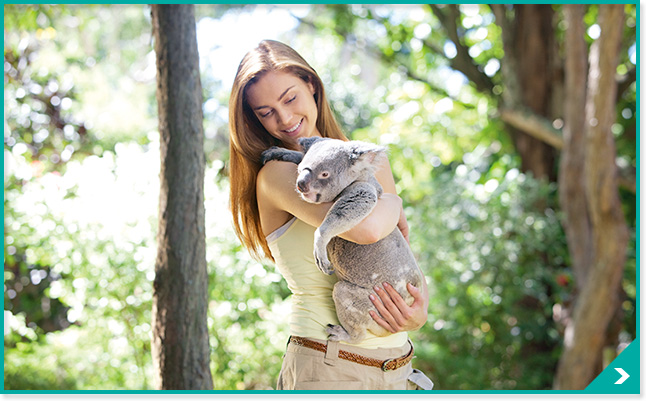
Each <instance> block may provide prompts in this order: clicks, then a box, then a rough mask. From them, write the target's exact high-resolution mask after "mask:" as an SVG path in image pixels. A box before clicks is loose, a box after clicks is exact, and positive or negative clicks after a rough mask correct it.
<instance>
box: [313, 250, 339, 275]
mask: <svg viewBox="0 0 646 402" xmlns="http://www.w3.org/2000/svg"><path fill="white" fill-rule="evenodd" d="M314 260H315V261H316V266H317V267H318V269H320V270H321V272H323V273H324V274H326V275H332V274H333V273H334V267H333V266H332V263H331V262H330V260H328V258H327V251H326V250H325V248H323V251H321V250H320V249H319V247H314Z"/></svg>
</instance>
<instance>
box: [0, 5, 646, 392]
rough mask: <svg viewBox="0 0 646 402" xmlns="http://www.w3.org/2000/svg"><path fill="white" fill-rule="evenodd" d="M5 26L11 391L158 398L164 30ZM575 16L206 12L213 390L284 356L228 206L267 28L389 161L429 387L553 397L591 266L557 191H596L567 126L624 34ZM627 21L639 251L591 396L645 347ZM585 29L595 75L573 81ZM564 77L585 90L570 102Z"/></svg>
mask: <svg viewBox="0 0 646 402" xmlns="http://www.w3.org/2000/svg"><path fill="white" fill-rule="evenodd" d="M4 7H5V64H4V71H5V75H4V79H5V150H4V156H5V158H4V159H5V181H4V183H5V223H4V231H5V387H6V388H7V389H149V388H151V387H152V386H153V384H152V381H151V379H152V362H151V351H150V339H151V331H152V330H151V326H150V323H151V309H152V281H153V279H154V277H155V274H154V261H155V255H156V249H157V245H156V240H155V234H156V231H157V211H156V207H157V205H158V194H159V178H158V175H159V158H160V155H159V133H158V132H157V118H156V107H157V106H156V102H155V54H154V52H153V51H152V39H151V36H152V28H151V19H150V9H149V8H148V7H147V6H143V5H140V6H125V5H113V6H99V5H94V6H80V5H79V6H74V5H68V6H48V5H39V6H27V5H20V6H14V5H5V6H4ZM578 7H579V8H578V9H576V10H568V9H567V7H566V6H563V5H543V6H535V5H521V6H502V5H494V6H491V7H489V6H486V5H446V6H441V5H431V6H426V5H401V6H399V5H398V6H391V5H377V6H369V5H295V6H292V7H278V8H272V7H268V6H243V5H239V6H223V5H201V6H197V7H196V13H197V15H196V19H197V39H198V47H199V51H200V57H201V64H200V66H201V70H202V86H203V93H204V97H203V98H204V101H205V102H204V107H203V111H204V148H205V156H206V166H205V190H204V191H205V211H206V212H205V213H206V257H207V269H208V274H209V284H210V286H209V305H208V312H207V315H208V319H207V324H208V328H209V336H210V339H209V343H210V348H211V372H212V376H213V382H214V387H215V388H216V389H263V388H270V387H273V386H274V385H275V379H276V376H277V373H278V371H279V369H280V361H281V356H282V353H283V351H284V346H285V345H284V343H285V342H286V340H287V336H288V334H287V332H286V327H287V325H286V320H285V316H286V314H287V311H288V309H289V307H288V303H289V298H288V294H289V292H288V290H287V288H286V285H285V283H284V281H283V280H282V279H281V277H280V275H278V274H277V273H276V272H275V270H274V268H273V267H272V266H271V265H265V264H261V263H258V262H255V261H253V260H251V259H250V258H249V256H248V254H247V253H246V251H245V250H244V249H242V248H241V246H240V245H239V243H238V242H237V240H236V238H235V236H234V235H233V231H232V230H231V226H230V218H229V215H228V211H227V209H226V199H227V174H226V161H227V127H226V124H227V121H226V119H227V111H226V104H227V99H228V91H229V86H230V82H231V80H232V79H233V75H234V74H235V69H236V68H237V64H238V62H239V61H240V58H241V57H242V55H243V54H244V52H245V51H246V50H248V49H249V48H251V47H252V46H254V45H255V44H256V43H257V42H258V41H259V40H260V39H262V38H263V37H262V36H261V37H253V35H251V31H254V30H256V31H260V32H261V34H262V35H266V36H267V37H272V38H273V39H278V40H283V41H285V42H286V43H288V44H290V45H292V46H293V47H294V48H295V49H297V50H298V51H299V52H300V53H301V54H302V55H303V56H304V57H305V59H306V60H308V61H309V62H310V63H311V64H312V65H313V66H314V68H315V69H316V70H317V71H318V72H319V74H320V75H321V77H322V78H323V80H324V83H325V85H326V90H327V91H328V94H329V98H330V99H331V102H332V106H333V109H334V110H335V112H336V113H337V118H338V119H339V121H340V122H341V124H342V125H343V127H344V128H345V129H346V131H347V132H348V133H349V135H350V136H351V137H352V138H355V139H361V140H367V141H373V142H376V143H380V144H383V145H387V146H388V147H389V150H390V159H391V164H392V166H393V171H394V173H395V175H396V180H397V185H398V190H399V192H400V194H401V196H402V198H403V199H404V202H405V207H406V213H407V215H408V218H409V222H410V224H411V245H412V247H413V249H414V251H415V253H416V255H417V256H418V259H419V262H420V266H422V267H423V269H424V271H425V274H426V276H427V278H428V281H429V290H430V292H431V303H430V305H429V321H428V323H427V324H426V326H425V327H424V328H422V329H421V330H419V331H417V332H415V333H412V334H411V337H412V338H413V340H414V341H415V343H416V350H417V355H418V358H417V359H416V361H415V365H416V367H418V368H420V369H422V370H423V371H424V372H426V373H427V374H428V375H429V376H430V377H431V378H433V380H434V381H435V383H436V386H437V389H455V390H467V389H473V390H477V389H493V390H495V389H534V390H542V389H551V388H553V387H554V386H555V375H556V372H557V365H558V362H559V359H560V357H561V356H562V355H564V353H563V351H564V334H565V332H566V328H567V327H568V325H573V323H574V322H575V321H576V319H577V316H576V315H573V311H574V307H575V305H576V302H577V301H578V300H581V297H582V294H583V293H584V284H585V283H586V280H585V279H582V274H581V272H583V270H584V269H585V267H586V266H591V264H590V263H585V264H583V265H582V266H583V267H584V268H577V267H580V266H581V265H578V263H577V261H578V258H579V257H577V255H576V253H573V251H572V250H573V249H574V246H573V245H572V244H568V236H570V235H569V234H568V231H569V230H572V229H571V225H569V224H568V222H570V220H569V219H570V217H571V216H572V215H571V214H572V212H570V211H569V210H568V208H567V207H568V205H569V204H568V203H567V202H564V198H563V197H564V194H565V189H564V187H563V183H565V181H566V179H564V178H563V177H562V175H563V174H564V172H566V171H569V172H574V174H573V175H571V179H569V181H568V183H572V184H571V185H570V187H568V188H571V186H576V185H580V184H581V183H583V182H584V181H585V179H584V177H585V176H586V173H587V170H585V169H586V168H585V164H584V165H580V166H584V167H583V168H582V169H584V170H580V169H579V171H577V170H572V168H571V167H570V168H568V167H564V162H563V159H564V155H572V154H571V153H568V152H573V150H576V149H578V148H577V146H576V145H572V142H571V141H572V136H576V135H577V134H576V132H578V133H579V137H577V138H579V141H580V142H579V143H578V144H581V143H584V144H585V143H586V141H587V138H589V137H585V136H581V133H582V132H584V131H585V130H584V131H581V130H574V132H575V133H574V134H573V130H572V126H569V124H570V120H571V119H572V117H571V116H572V115H573V114H574V115H576V114H577V112H572V111H570V114H569V115H568V109H567V108H568V107H570V106H572V105H575V104H579V105H580V104H581V103H580V102H584V104H585V99H584V100H583V101H581V100H578V101H576V99H574V98H573V96H574V95H575V94H573V91H572V88H579V89H581V85H585V87H586V88H589V87H590V86H589V78H587V77H588V76H591V75H589V74H588V71H589V66H588V60H590V62H589V63H590V65H592V64H593V59H592V58H591V57H588V52H590V53H593V50H591V48H594V46H596V45H594V43H599V42H600V40H601V39H602V38H603V37H604V35H606V31H607V29H602V25H601V22H600V19H601V18H600V14H604V11H603V10H602V9H601V7H600V6H597V5H591V6H578ZM620 8H621V11H623V14H624V16H623V22H622V23H620V24H619V25H620V26H621V27H622V28H621V30H620V31H621V32H620V35H619V36H620V38H619V39H617V40H616V41H615V42H616V44H617V45H618V50H617V52H618V58H617V60H616V66H615V67H614V70H615V74H613V77H614V78H616V79H614V80H612V81H613V84H615V83H616V84H615V85H616V88H617V89H616V96H612V97H611V98H612V99H611V100H610V101H611V102H610V106H608V107H609V108H611V109H612V110H611V113H610V119H611V122H610V124H608V126H607V127H608V129H609V132H608V130H606V131H605V133H606V134H609V137H608V139H609V140H610V141H611V142H614V144H615V148H616V149H615V150H614V152H613V153H614V154H613V155H612V156H611V157H610V161H612V162H614V165H616V169H617V170H618V171H619V177H618V179H617V180H618V181H619V183H618V184H617V185H616V186H615V187H614V191H615V196H616V197H617V198H616V199H617V203H618V204H617V205H616V206H615V207H613V208H612V210H613V211H615V212H619V213H620V214H619V217H620V218H623V222H619V224H625V226H626V227H627V229H628V230H627V232H628V237H627V240H626V241H627V245H624V246H622V243H621V242H620V241H618V239H616V238H604V240H605V241H607V242H608V243H609V244H611V245H617V246H618V247H620V248H621V249H622V250H623V251H620V253H619V254H620V257H621V258H623V259H624V261H623V262H622V263H621V265H620V266H618V267H615V272H619V274H618V276H617V278H618V281H619V283H618V285H617V286H618V288H613V289H610V293H609V295H610V296H612V297H616V300H617V302H616V304H615V305H614V307H613V309H612V311H611V313H610V314H609V322H608V323H607V324H599V326H598V328H596V329H597V330H598V331H600V333H602V334H604V336H603V338H604V339H605V340H604V341H603V342H602V345H601V350H594V351H593V350H588V351H587V352H585V353H588V354H589V356H591V360H593V361H594V363H593V364H592V365H593V366H594V367H593V368H591V369H590V370H591V373H592V375H593V376H594V374H595V373H598V372H599V371H600V370H601V369H602V368H603V366H604V364H607V363H608V362H609V361H611V360H612V359H613V358H614V356H616V354H617V353H618V352H619V351H621V350H622V348H623V347H625V346H626V345H627V344H628V343H630V342H631V341H632V340H634V339H635V337H636V317H635V310H636V303H637V301H636V298H637V294H636V293H637V292H636V281H635V279H636V244H635V227H636V215H637V209H636V208H637V206H636V194H635V181H634V177H635V173H634V172H635V169H636V167H637V155H636V125H635V122H636V118H635V114H636V110H635V108H636V85H635V79H636V64H637V60H636V49H635V42H636V37H635V34H636V9H635V6H634V5H627V6H621V7H620ZM568 13H569V14H568ZM577 13H578V14H577ZM568 16H570V17H568ZM254 18H255V19H254ZM568 18H569V19H568ZM263 22H265V23H266V27H262V25H263V24H262V23H263ZM577 24H578V25H577ZM250 26H253V27H254V29H251V28H249V27H250ZM279 26H280V27H284V28H282V30H280V29H278V27H279ZM223 27H228V29H229V31H227V32H228V33H227V34H226V35H224V34H222V31H221V30H222V29H223ZM231 27H234V28H231ZM259 27H262V28H259ZM576 27H578V28H577V29H578V30H577V31H576V32H579V33H578V34H572V35H575V37H574V39H570V40H574V41H576V42H575V43H576V44H575V45H574V46H578V48H579V49H580V51H581V52H582V53H583V56H582V58H583V60H584V62H581V61H579V64H578V65H575V66H574V67H572V66H570V67H568V65H567V62H568V60H570V59H571V57H570V56H571V55H572V54H573V53H572V51H571V47H570V46H572V45H571V44H572V42H568V38H567V36H568V35H569V34H571V33H572V31H573V30H574V28H576ZM231 29H235V31H233V32H232V31H231ZM576 35H578V36H576ZM227 46H230V47H238V48H239V49H237V50H236V51H237V52H238V53H234V52H232V51H231V50H227V49H230V47H227ZM227 51H228V52H229V53H227ZM605 56H606V54H604V53H601V57H600V58H599V60H602V61H604V60H606V57H605ZM608 57H609V56H608ZM577 66H578V67H577ZM569 68H571V69H575V70H574V71H577V72H578V73H577V74H578V75H577V78H582V77H583V81H579V83H578V84H576V83H575V84H573V85H574V86H573V87H568V71H569V70H568V69H569ZM577 69H578V70H577ZM569 77H570V78H571V77H573V75H572V73H569ZM581 82H582V83H583V84H582V83H581ZM582 96H584V98H585V96H588V95H587V93H586V92H585V90H583V95H582ZM576 102H579V103H576ZM608 107H607V108H608ZM579 111H580V110H579ZM580 114H581V113H579V115H580ZM583 115H585V112H584V113H583ZM574 127H575V128H576V127H578V126H574ZM568 130H569V131H568ZM586 130H587V129H586ZM575 140H576V139H575ZM568 144H569V145H568ZM574 144H577V143H574ZM586 149H587V148H586ZM588 155H589V154H588ZM573 158H574V160H578V161H579V162H580V161H581V159H580V158H581V156H576V155H574V156H573ZM577 158H578V159H577ZM583 158H585V154H584V155H583ZM612 170H613V169H612V168H609V169H607V171H612ZM577 174H578V175H577ZM611 176H612V175H611ZM577 179H578V180H577ZM588 186H589V185H588ZM584 187H585V186H584ZM581 191H582V190H579V191H578V192H577V191H575V192H574V194H575V195H576V194H578V195H581ZM568 199H571V198H565V200H568ZM577 202H578V203H579V204H575V205H576V206H578V208H579V209H585V208H583V207H582V206H581V205H584V206H585V205H588V204H587V201H585V197H583V201H577ZM586 219H588V220H587V221H588V222H589V221H590V219H589V218H586ZM584 221H585V219H584ZM588 231H589V235H590V237H592V235H593V233H594V228H593V227H591V226H590V224H589V226H588ZM583 255H584V257H585V256H587V257H590V256H591V255H594V253H588V254H585V253H584V254H583ZM617 270H618V271H617ZM583 276H585V275H583ZM577 339H579V338H577ZM581 339H584V338H581ZM604 356H605V359H603V358H602V357H604ZM590 380H592V378H589V379H588V381H590ZM584 386H585V384H584V385H580V384H579V385H577V386H573V387H584Z"/></svg>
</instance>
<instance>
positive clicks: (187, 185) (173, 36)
mask: <svg viewBox="0 0 646 402" xmlns="http://www.w3.org/2000/svg"><path fill="white" fill-rule="evenodd" d="M152 22H153V35H154V42H155V53H156V57H157V103H158V113H159V133H160V137H161V141H160V142H161V146H160V148H161V168H160V187H161V188H160V195H159V229H158V233H157V247H158V250H157V261H156V264H155V281H154V284H153V317H152V324H153V325H152V327H153V340H152V354H153V362H154V367H155V374H156V376H155V377H156V378H155V381H156V386H157V388H158V389H164V390H168V389H191V390H200V389H201V390H203V389H213V380H212V378H211V372H210V369H209V356H210V351H209V342H208V340H209V337H208V329H207V317H206V312H207V298H208V276H207V270H206V245H205V243H206V242H205V233H204V228H205V223H204V194H203V193H204V150H203V131H202V130H203V128H202V88H201V83H200V74H199V58H198V53H197V39H196V32H195V14H194V9H193V6H192V5H152Z"/></svg>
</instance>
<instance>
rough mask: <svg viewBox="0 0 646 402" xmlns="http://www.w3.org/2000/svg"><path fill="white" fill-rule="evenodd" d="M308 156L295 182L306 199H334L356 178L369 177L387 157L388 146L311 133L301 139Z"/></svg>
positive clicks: (328, 200)
mask: <svg viewBox="0 0 646 402" xmlns="http://www.w3.org/2000/svg"><path fill="white" fill-rule="evenodd" d="M299 143H300V145H301V148H302V149H303V152H304V153H305V156H304V157H303V160H302V161H301V163H299V165H298V179H297V181H296V186H297V188H298V191H299V192H300V193H301V196H302V197H303V199H304V200H305V201H308V202H311V203H315V204H316V203H321V202H330V201H333V200H334V199H335V198H336V196H337V195H339V193H341V191H343V189H345V188H346V187H347V186H349V185H350V184H352V183H353V182H355V181H357V180H366V179H367V176H369V175H373V174H374V172H375V171H376V170H377V168H378V167H379V164H380V163H381V159H382V158H385V157H386V149H385V148H384V147H380V146H377V145H373V144H370V143H367V142H361V141H341V140H336V139H331V138H321V137H311V138H302V139H300V141H299Z"/></svg>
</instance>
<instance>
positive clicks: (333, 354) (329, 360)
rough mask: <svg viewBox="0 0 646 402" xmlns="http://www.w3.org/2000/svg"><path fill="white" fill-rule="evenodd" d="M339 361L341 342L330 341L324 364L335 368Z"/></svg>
mask: <svg viewBox="0 0 646 402" xmlns="http://www.w3.org/2000/svg"><path fill="white" fill-rule="evenodd" d="M337 360H339V342H338V341H330V340H328V341H327V350H326V351H325V358H324V359H323V362H325V364H327V365H328V366H335V365H336V361H337Z"/></svg>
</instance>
